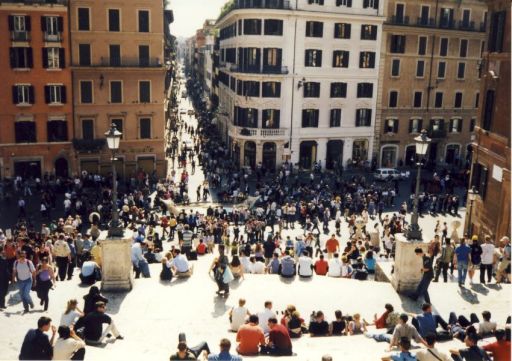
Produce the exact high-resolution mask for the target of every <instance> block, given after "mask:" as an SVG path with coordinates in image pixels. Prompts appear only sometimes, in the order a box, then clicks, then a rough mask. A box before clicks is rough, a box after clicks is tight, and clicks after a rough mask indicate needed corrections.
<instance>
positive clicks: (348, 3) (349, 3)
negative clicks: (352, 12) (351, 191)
mask: <svg viewBox="0 0 512 361" xmlns="http://www.w3.org/2000/svg"><path fill="white" fill-rule="evenodd" d="M347 7H348V8H351V7H352V0H347Z"/></svg>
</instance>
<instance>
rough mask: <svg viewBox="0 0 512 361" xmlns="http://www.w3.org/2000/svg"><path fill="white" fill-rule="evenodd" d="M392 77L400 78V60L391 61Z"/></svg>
mask: <svg viewBox="0 0 512 361" xmlns="http://www.w3.org/2000/svg"><path fill="white" fill-rule="evenodd" d="M391 76H400V59H393V60H392V61H391Z"/></svg>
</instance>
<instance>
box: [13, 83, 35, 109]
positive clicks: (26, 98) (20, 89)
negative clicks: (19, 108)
mask: <svg viewBox="0 0 512 361" xmlns="http://www.w3.org/2000/svg"><path fill="white" fill-rule="evenodd" d="M34 102H35V98H34V87H33V86H32V85H29V84H17V85H13V87H12V103H13V104H16V105H17V104H20V105H28V104H34Z"/></svg>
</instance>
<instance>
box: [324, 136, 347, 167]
mask: <svg viewBox="0 0 512 361" xmlns="http://www.w3.org/2000/svg"><path fill="white" fill-rule="evenodd" d="M335 163H336V164H337V166H338V167H339V166H340V165H342V164H343V141H342V140H329V141H328V142H327V156H326V158H325V167H326V168H327V169H333V168H334V164H335Z"/></svg>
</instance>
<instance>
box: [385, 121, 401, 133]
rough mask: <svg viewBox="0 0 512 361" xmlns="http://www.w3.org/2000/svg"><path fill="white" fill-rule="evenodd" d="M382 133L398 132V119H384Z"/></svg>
mask: <svg viewBox="0 0 512 361" xmlns="http://www.w3.org/2000/svg"><path fill="white" fill-rule="evenodd" d="M384 133H398V119H395V118H390V119H386V121H385V123H384Z"/></svg>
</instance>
